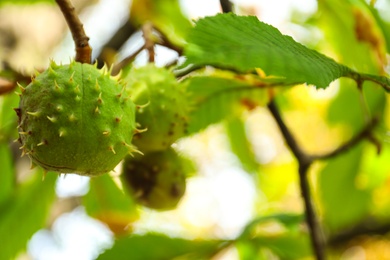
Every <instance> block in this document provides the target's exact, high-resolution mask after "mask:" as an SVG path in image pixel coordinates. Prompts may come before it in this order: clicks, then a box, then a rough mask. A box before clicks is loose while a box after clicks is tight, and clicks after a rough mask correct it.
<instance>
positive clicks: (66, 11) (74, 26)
mask: <svg viewBox="0 0 390 260" xmlns="http://www.w3.org/2000/svg"><path fill="white" fill-rule="evenodd" d="M56 2H57V4H58V6H59V7H60V9H61V12H62V14H63V15H64V17H65V20H66V22H67V24H68V27H69V29H70V32H71V33H72V37H73V41H74V43H75V47H76V57H75V60H76V61H78V62H81V63H91V56H92V48H91V47H90V46H89V43H88V41H89V38H88V36H87V35H86V34H85V31H84V27H83V24H82V23H81V21H80V19H79V17H78V16H77V14H76V12H75V8H74V6H73V5H72V3H71V2H70V0H56Z"/></svg>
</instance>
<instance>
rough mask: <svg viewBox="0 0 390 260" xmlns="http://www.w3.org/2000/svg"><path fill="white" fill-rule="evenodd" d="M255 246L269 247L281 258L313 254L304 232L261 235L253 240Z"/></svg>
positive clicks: (288, 258)
mask: <svg viewBox="0 0 390 260" xmlns="http://www.w3.org/2000/svg"><path fill="white" fill-rule="evenodd" d="M251 243H253V244H254V245H255V246H259V247H262V248H268V249H270V250H271V251H272V252H273V253H275V254H276V255H277V256H279V257H280V259H285V260H290V259H291V260H295V259H302V258H304V257H309V256H311V255H312V251H311V247H310V240H309V237H308V236H307V235H303V234H298V233H296V234H294V235H292V234H285V235H277V236H260V237H257V238H255V239H253V240H252V241H251Z"/></svg>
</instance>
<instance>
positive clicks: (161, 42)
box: [153, 27, 183, 56]
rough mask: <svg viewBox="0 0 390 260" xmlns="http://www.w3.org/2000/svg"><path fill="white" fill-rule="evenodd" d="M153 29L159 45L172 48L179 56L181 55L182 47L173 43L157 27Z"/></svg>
mask: <svg viewBox="0 0 390 260" xmlns="http://www.w3.org/2000/svg"><path fill="white" fill-rule="evenodd" d="M153 29H154V30H155V31H156V32H157V33H158V35H159V37H160V40H159V41H158V42H157V43H158V44H159V45H161V46H164V47H167V48H168V49H171V50H174V51H176V52H177V54H178V55H179V56H181V55H183V48H182V47H180V46H177V45H176V44H174V43H173V42H172V41H171V40H169V39H168V37H167V36H166V35H165V34H164V33H163V32H162V31H161V30H160V29H158V28H157V27H153Z"/></svg>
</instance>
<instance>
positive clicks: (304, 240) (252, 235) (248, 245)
mask: <svg viewBox="0 0 390 260" xmlns="http://www.w3.org/2000/svg"><path fill="white" fill-rule="evenodd" d="M303 221H304V216H303V215H297V214H275V215H269V216H261V217H259V218H256V219H254V220H252V221H251V222H250V223H249V224H248V225H247V226H246V227H245V229H244V231H243V232H242V234H241V235H240V236H239V238H238V239H237V240H238V242H237V248H238V250H239V252H240V255H242V256H243V259H268V258H264V254H263V253H264V250H270V251H272V252H273V253H274V254H275V255H277V256H279V257H280V258H281V259H300V258H302V257H307V256H310V255H311V249H310V241H309V238H308V234H307V233H303V232H302V231H301V230H300V228H299V226H300V225H302V223H303ZM270 222H277V223H280V224H282V225H283V227H285V228H286V230H284V231H280V230H279V229H275V230H277V231H275V232H274V233H269V231H266V230H268V229H265V230H263V231H262V230H261V228H259V227H260V226H261V225H262V224H267V223H270Z"/></svg>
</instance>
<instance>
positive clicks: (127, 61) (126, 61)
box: [111, 45, 145, 76]
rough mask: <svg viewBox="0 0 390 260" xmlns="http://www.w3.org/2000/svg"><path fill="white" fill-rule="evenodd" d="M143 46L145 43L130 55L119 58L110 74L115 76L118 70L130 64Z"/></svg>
mask: <svg viewBox="0 0 390 260" xmlns="http://www.w3.org/2000/svg"><path fill="white" fill-rule="evenodd" d="M144 48H145V45H143V46H142V47H141V48H139V49H138V50H136V51H135V52H134V53H133V54H131V55H130V56H128V57H126V58H124V59H123V60H121V61H120V62H119V63H118V64H116V65H115V66H114V67H113V69H112V71H111V75H113V76H115V75H116V74H118V73H119V71H120V70H121V69H122V68H123V67H124V66H126V65H127V64H130V63H131V62H133V61H134V59H135V58H136V57H137V55H138V54H140V52H141V51H143V50H144Z"/></svg>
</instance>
